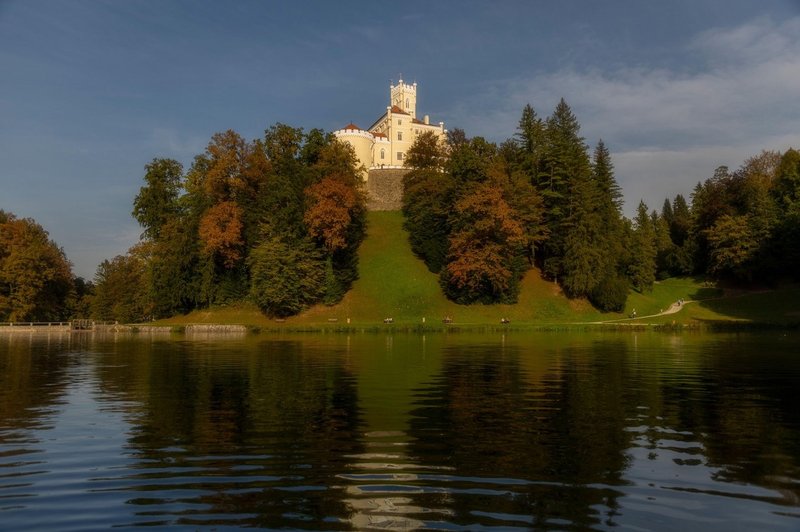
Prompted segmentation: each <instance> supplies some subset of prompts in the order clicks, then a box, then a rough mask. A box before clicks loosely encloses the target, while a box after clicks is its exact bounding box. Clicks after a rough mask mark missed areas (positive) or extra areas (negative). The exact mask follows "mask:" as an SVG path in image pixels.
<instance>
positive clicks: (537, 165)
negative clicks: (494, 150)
mask: <svg viewBox="0 0 800 532" xmlns="http://www.w3.org/2000/svg"><path fill="white" fill-rule="evenodd" d="M514 137H515V139H514V140H515V143H516V145H517V146H518V147H519V151H520V161H519V163H520V167H521V168H520V169H521V171H522V172H524V173H525V175H527V176H528V178H529V179H530V181H531V183H532V184H536V183H538V182H539V172H540V170H541V169H542V165H543V157H544V152H545V149H546V145H545V140H546V139H545V124H544V122H543V121H542V119H541V118H539V117H538V116H537V115H536V111H535V110H534V109H533V107H532V106H531V105H530V104H527V105H526V106H525V107H524V108H523V109H522V116H521V117H520V119H519V125H518V127H517V132H516V134H515V135H514Z"/></svg>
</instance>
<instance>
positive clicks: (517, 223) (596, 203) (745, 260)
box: [403, 99, 800, 311]
mask: <svg viewBox="0 0 800 532" xmlns="http://www.w3.org/2000/svg"><path fill="white" fill-rule="evenodd" d="M406 164H407V165H408V166H410V167H411V168H412V169H411V171H410V172H409V173H408V174H407V175H406V177H405V179H404V199H403V212H404V214H405V217H406V227H407V229H408V230H409V233H410V239H411V245H412V248H413V250H414V252H415V253H416V254H417V255H418V256H419V257H421V258H422V259H423V260H424V261H425V263H426V264H427V266H428V268H429V269H430V270H431V271H432V272H435V273H438V274H439V277H440V284H441V286H442V288H443V290H444V292H445V293H446V294H447V296H448V297H449V298H450V299H452V300H454V301H456V302H459V303H473V302H481V303H494V302H504V303H513V302H515V301H516V298H517V295H518V291H519V283H520V280H521V278H522V275H523V274H524V273H525V271H526V270H527V269H529V268H530V267H532V266H538V267H539V268H540V269H541V271H542V273H543V275H544V276H545V277H546V278H549V279H552V280H556V281H558V282H559V284H560V285H561V287H562V288H563V290H564V292H565V293H566V294H567V295H568V296H569V297H587V298H588V299H589V300H590V301H592V303H593V304H594V305H595V306H597V307H598V308H600V309H602V310H613V311H620V310H622V309H623V308H624V306H625V301H626V299H627V294H628V292H629V290H630V288H633V289H635V290H638V291H648V290H650V289H651V288H652V286H653V283H654V282H655V281H656V279H659V278H666V277H669V276H676V275H692V274H696V275H707V276H709V277H712V278H715V279H731V280H734V281H739V282H741V281H752V280H755V279H759V280H763V281H777V280H780V279H782V278H785V277H786V276H789V275H795V276H796V275H797V273H796V270H797V268H796V267H797V265H798V264H800V261H798V259H799V258H800V256H799V255H798V254H799V253H800V245H799V244H798V236H800V235H799V234H800V229H798V227H800V219H798V216H799V215H798V213H799V212H800V177H798V175H799V174H800V156H799V155H798V152H796V151H795V150H789V151H787V152H786V153H785V154H783V155H781V154H779V153H775V152H764V153H763V154H761V155H759V156H757V157H754V158H752V159H749V160H748V161H747V162H746V163H745V164H744V165H743V166H742V168H741V169H740V170H738V171H736V172H734V173H732V174H731V173H729V172H728V170H727V168H724V167H722V168H720V169H718V170H717V172H716V174H715V175H714V177H712V178H711V179H709V180H707V181H706V182H705V183H703V184H698V186H697V188H696V189H695V191H694V193H693V194H692V196H691V200H692V202H691V205H689V204H687V202H686V200H685V198H684V197H683V196H682V195H678V196H676V197H675V198H674V200H672V201H671V202H670V201H669V200H667V201H666V202H665V204H664V208H663V209H662V212H661V213H658V212H656V211H652V212H650V211H649V210H648V207H647V206H646V205H645V204H644V202H640V203H639V205H638V208H637V211H636V216H635V217H634V219H633V220H628V219H626V218H624V217H623V216H622V213H621V205H622V195H621V192H620V188H619V186H618V184H617V182H616V179H615V177H614V166H613V164H612V161H611V156H610V153H609V150H608V148H607V147H606V146H605V145H604V144H603V142H602V141H599V142H598V143H597V145H596V146H595V148H594V150H593V151H592V152H591V154H590V149H589V147H588V146H587V144H586V143H585V141H584V139H583V138H582V137H581V136H580V125H579V123H578V120H577V119H576V117H575V115H574V114H573V113H572V111H571V109H570V108H569V106H568V105H567V104H566V102H564V100H563V99H562V100H561V101H560V102H559V104H558V105H557V106H556V108H555V110H554V111H553V113H552V115H551V116H549V117H548V118H546V119H543V118H540V117H539V116H538V115H537V114H536V112H535V111H534V109H533V108H532V107H531V106H530V105H528V106H526V107H525V109H524V110H523V112H522V117H521V118H520V121H519V126H518V129H517V132H516V134H515V135H514V138H512V139H510V140H508V141H506V142H503V143H502V144H500V145H499V146H498V145H496V144H493V143H489V142H487V141H486V140H484V139H482V138H480V137H475V138H472V139H470V138H467V136H466V135H465V134H464V132H463V131H461V130H454V131H452V132H451V133H450V134H449V136H448V139H447V142H444V143H442V142H439V140H438V139H437V138H436V137H435V136H433V135H423V136H421V137H420V138H419V139H418V141H417V143H416V144H415V145H414V146H413V147H412V149H411V150H410V151H409V154H408V158H407V161H406Z"/></svg>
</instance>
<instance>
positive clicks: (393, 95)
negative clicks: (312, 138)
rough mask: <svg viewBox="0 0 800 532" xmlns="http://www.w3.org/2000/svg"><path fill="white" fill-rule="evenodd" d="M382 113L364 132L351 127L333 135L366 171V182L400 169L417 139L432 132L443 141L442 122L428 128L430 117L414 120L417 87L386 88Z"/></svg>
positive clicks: (355, 126)
mask: <svg viewBox="0 0 800 532" xmlns="http://www.w3.org/2000/svg"><path fill="white" fill-rule="evenodd" d="M389 103H390V105H388V106H387V107H386V112H385V113H383V115H381V117H380V118H378V119H377V120H376V121H375V123H373V124H372V125H371V126H370V127H369V128H368V129H361V128H360V127H358V126H357V125H355V124H348V125H346V126H345V127H344V128H342V129H340V130H338V131H334V132H333V134H334V135H336V137H337V138H338V139H339V140H342V141H345V142H347V143H349V144H350V145H351V146H352V147H353V149H354V150H355V152H356V156H357V157H358V160H359V163H360V164H362V165H363V166H364V168H366V170H367V175H365V176H364V178H365V180H366V181H369V180H370V179H371V177H372V175H373V172H372V171H373V170H379V169H398V168H404V161H405V157H406V154H407V153H408V149H409V148H410V147H411V145H412V144H414V140H416V138H417V136H418V135H420V134H422V133H423V132H425V131H432V132H434V133H436V134H437V135H439V137H440V138H441V139H442V140H444V136H445V134H446V130H445V129H444V122H439V123H438V124H431V123H430V117H429V116H428V115H425V116H424V117H423V119H422V120H419V119H418V118H417V84H416V83H414V84H412V85H408V84H407V83H403V80H402V79H401V80H400V81H399V82H398V84H397V85H390V88H389Z"/></svg>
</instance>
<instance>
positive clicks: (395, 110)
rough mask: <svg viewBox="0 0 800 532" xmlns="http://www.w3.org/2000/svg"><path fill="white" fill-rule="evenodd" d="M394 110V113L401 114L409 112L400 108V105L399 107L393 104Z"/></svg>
mask: <svg viewBox="0 0 800 532" xmlns="http://www.w3.org/2000/svg"><path fill="white" fill-rule="evenodd" d="M392 112H393V113H400V114H401V115H407V114H408V113H406V112H405V111H403V110H402V109H400V108H399V107H397V106H396V105H393V106H392Z"/></svg>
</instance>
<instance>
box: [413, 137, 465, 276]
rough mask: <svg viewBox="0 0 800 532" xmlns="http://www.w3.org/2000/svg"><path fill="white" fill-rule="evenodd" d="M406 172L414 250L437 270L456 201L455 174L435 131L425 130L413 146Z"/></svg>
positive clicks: (445, 253)
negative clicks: (449, 219) (453, 174)
mask: <svg viewBox="0 0 800 532" xmlns="http://www.w3.org/2000/svg"><path fill="white" fill-rule="evenodd" d="M406 164H407V165H408V166H409V167H410V170H409V171H408V172H406V174H405V176H403V200H402V210H403V216H404V223H403V225H404V227H405V228H406V230H407V231H408V235H409V242H410V243H411V249H412V251H413V252H414V253H415V254H416V255H417V256H418V257H420V258H421V259H422V260H423V261H424V262H425V265H426V266H427V267H428V269H429V270H430V271H432V272H433V273H439V271H440V270H441V269H442V266H444V264H445V261H446V257H447V249H448V245H449V244H448V236H449V226H448V218H449V215H450V211H451V209H452V205H453V201H454V193H455V186H454V184H453V179H452V176H451V175H450V174H449V173H447V172H445V170H444V167H445V166H446V165H447V151H446V148H445V146H443V145H442V144H441V143H440V142H439V140H438V138H437V137H436V136H435V135H429V134H422V135H420V136H419V137H418V138H417V140H416V141H415V142H414V144H413V145H412V146H411V148H409V150H408V155H407V159H406Z"/></svg>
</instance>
